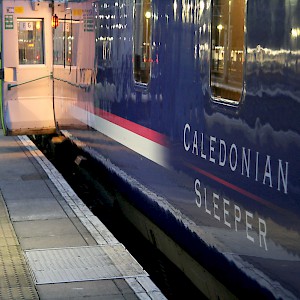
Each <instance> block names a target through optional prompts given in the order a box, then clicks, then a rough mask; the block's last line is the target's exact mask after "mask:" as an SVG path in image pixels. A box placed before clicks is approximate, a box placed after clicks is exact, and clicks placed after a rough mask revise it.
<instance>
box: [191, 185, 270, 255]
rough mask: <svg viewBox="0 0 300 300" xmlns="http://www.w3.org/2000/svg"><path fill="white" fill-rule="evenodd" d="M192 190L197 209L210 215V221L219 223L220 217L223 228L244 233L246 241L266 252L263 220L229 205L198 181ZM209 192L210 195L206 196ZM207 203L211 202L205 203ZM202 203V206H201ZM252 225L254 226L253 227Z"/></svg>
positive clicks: (265, 225) (265, 230)
mask: <svg viewBox="0 0 300 300" xmlns="http://www.w3.org/2000/svg"><path fill="white" fill-rule="evenodd" d="M194 190H195V194H196V201H195V202H196V205H197V208H199V209H202V210H203V211H204V212H205V213H207V214H209V215H211V217H212V220H217V221H219V222H220V221H221V216H222V217H223V218H224V220H223V221H224V227H225V226H226V227H227V228H232V230H233V231H234V232H237V231H239V233H243V232H244V234H245V235H244V236H245V238H246V239H247V240H249V241H250V242H252V243H253V244H256V245H257V246H258V245H259V247H260V248H263V249H264V250H265V251H268V247H267V223H266V221H265V220H264V219H262V218H260V217H259V216H256V215H255V216H254V215H253V213H251V212H249V211H247V210H245V209H243V208H242V207H240V206H238V205H236V204H232V205H231V203H230V201H229V200H227V199H226V198H225V197H221V196H220V195H219V194H218V193H216V192H213V191H211V190H210V189H207V188H205V187H204V186H203V184H202V183H201V182H200V180H199V179H196V180H195V182H194ZM209 192H210V193H211V194H209V195H208V193H209ZM207 201H208V202H209V201H211V202H210V203H207ZM221 201H223V204H221ZM203 202H204V205H202V204H203ZM208 205H209V207H212V210H213V211H210V210H208V208H207V206H208ZM231 208H233V209H231ZM222 210H223V211H222ZM231 214H232V215H231ZM214 222H216V221H214ZM233 222H234V225H233ZM254 224H255V225H256V226H254ZM255 233H256V234H255Z"/></svg>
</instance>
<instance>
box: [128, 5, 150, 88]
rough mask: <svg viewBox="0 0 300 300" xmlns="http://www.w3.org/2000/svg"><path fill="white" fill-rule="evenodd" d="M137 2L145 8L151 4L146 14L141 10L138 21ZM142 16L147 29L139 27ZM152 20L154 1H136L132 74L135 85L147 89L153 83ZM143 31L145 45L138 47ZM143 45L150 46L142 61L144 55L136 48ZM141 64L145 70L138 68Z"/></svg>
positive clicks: (143, 52)
mask: <svg viewBox="0 0 300 300" xmlns="http://www.w3.org/2000/svg"><path fill="white" fill-rule="evenodd" d="M137 1H140V3H143V6H144V4H145V2H149V4H148V6H149V10H146V12H145V9H143V11H142V9H141V10H140V14H139V15H140V16H139V18H138V20H137V19H136V18H137V17H136V9H137ZM141 6H142V5H141ZM148 12H150V14H149V15H147V16H146V14H148ZM142 16H144V17H145V22H144V23H146V26H147V27H145V26H137V24H140V22H141V17H142ZM152 19H153V8H152V0H135V1H134V9H133V48H132V64H133V72H132V73H133V80H134V83H135V85H137V86H142V87H145V88H146V87H148V86H149V84H150V82H151V74H152V59H151V57H152V27H153V24H152V22H153V20H152ZM138 22H139V23H138ZM144 23H143V24H144ZM141 27H142V28H141ZM141 30H143V32H142V41H143V43H142V45H138V42H136V41H137V35H140V34H141ZM147 36H148V38H147ZM140 37H141V36H140ZM144 40H145V42H144ZM143 45H145V46H146V47H147V46H148V48H146V51H144V50H142V55H144V54H145V53H146V57H145V58H144V59H143V60H142V59H141V57H142V55H139V54H140V53H139V52H137V51H136V48H138V46H139V48H141V47H143ZM147 54H148V55H147ZM138 57H139V58H140V60H138ZM141 64H145V68H142V67H140V68H138V67H137V66H138V65H141ZM143 71H145V72H147V73H146V75H145V77H146V79H147V80H143V79H142V76H143V74H141V73H142V72H143ZM138 77H140V80H138Z"/></svg>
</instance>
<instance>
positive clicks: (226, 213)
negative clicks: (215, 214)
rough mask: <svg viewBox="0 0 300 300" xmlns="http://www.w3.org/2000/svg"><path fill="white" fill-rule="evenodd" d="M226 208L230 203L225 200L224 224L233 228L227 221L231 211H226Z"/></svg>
mask: <svg viewBox="0 0 300 300" xmlns="http://www.w3.org/2000/svg"><path fill="white" fill-rule="evenodd" d="M226 206H229V201H228V200H226V199H225V198H223V210H224V224H225V225H226V226H228V227H229V228H231V224H230V223H229V222H228V221H227V220H226V216H229V211H228V210H227V209H226Z"/></svg>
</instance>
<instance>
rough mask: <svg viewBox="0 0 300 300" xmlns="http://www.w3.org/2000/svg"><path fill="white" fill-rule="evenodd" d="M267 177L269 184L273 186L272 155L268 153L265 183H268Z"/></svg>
mask: <svg viewBox="0 0 300 300" xmlns="http://www.w3.org/2000/svg"><path fill="white" fill-rule="evenodd" d="M267 178H269V186H270V187H272V186H273V185H272V171H271V157H270V155H267V160H266V164H265V173H264V180H263V184H266V179H267Z"/></svg>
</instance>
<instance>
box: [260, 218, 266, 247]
mask: <svg viewBox="0 0 300 300" xmlns="http://www.w3.org/2000/svg"><path fill="white" fill-rule="evenodd" d="M258 232H259V246H260V247H262V239H263V241H264V244H265V250H266V251H268V247H267V241H266V236H267V225H266V222H265V221H264V220H263V219H261V218H258Z"/></svg>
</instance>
